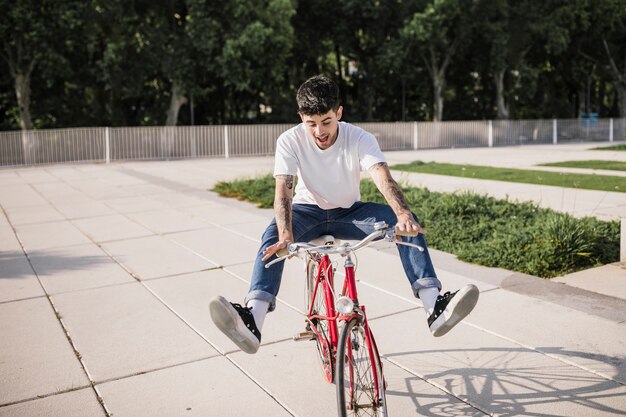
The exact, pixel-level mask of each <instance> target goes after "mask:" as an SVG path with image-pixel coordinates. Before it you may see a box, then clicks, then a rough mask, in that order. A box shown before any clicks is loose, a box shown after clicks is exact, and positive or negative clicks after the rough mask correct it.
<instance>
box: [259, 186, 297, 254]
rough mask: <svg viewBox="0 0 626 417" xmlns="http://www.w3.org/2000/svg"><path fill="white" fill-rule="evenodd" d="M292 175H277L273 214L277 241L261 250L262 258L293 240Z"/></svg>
mask: <svg viewBox="0 0 626 417" xmlns="http://www.w3.org/2000/svg"><path fill="white" fill-rule="evenodd" d="M293 183H294V179H293V176H292V175H277V176H276V190H275V193H274V216H275V218H276V227H277V228H278V242H277V243H275V244H273V245H272V246H269V247H267V248H266V249H265V251H264V252H263V255H264V256H263V260H264V261H265V260H267V259H269V258H270V257H271V256H272V255H274V254H275V253H276V252H278V251H279V250H280V249H283V248H286V247H287V245H288V244H289V243H290V242H291V241H292V240H293V233H292V231H291V199H292V197H293Z"/></svg>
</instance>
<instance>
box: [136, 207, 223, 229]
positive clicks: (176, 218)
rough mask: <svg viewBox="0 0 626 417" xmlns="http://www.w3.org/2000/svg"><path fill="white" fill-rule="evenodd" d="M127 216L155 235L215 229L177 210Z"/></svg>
mask: <svg viewBox="0 0 626 417" xmlns="http://www.w3.org/2000/svg"><path fill="white" fill-rule="evenodd" d="M196 204H198V203H196ZM126 216H127V217H129V218H130V219H133V220H134V221H135V222H137V223H139V224H141V225H143V226H144V227H145V228H147V229H148V230H150V231H152V232H153V233H158V234H164V233H175V232H183V231H189V230H196V229H204V228H208V227H214V225H213V224H210V223H206V222H203V221H202V220H200V219H197V218H194V217H193V216H192V215H190V214H188V213H184V212H182V211H180V210H176V209H165V210H153V211H142V212H139V213H128V214H127V215H126Z"/></svg>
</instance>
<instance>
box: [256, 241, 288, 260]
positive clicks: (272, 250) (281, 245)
mask: <svg viewBox="0 0 626 417" xmlns="http://www.w3.org/2000/svg"><path fill="white" fill-rule="evenodd" d="M290 243H291V241H290V240H279V241H278V242H276V243H274V244H273V245H272V246H268V247H267V248H265V250H264V251H263V259H262V260H263V261H267V260H268V259H269V258H271V257H272V255H274V254H276V252H278V251H279V250H281V249H285V248H286V247H287V246H289V244H290Z"/></svg>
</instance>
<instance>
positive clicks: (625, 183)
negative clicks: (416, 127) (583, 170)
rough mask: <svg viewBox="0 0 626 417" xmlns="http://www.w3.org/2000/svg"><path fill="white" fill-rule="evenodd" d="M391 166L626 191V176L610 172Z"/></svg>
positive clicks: (430, 164) (435, 164) (428, 164)
mask: <svg viewBox="0 0 626 417" xmlns="http://www.w3.org/2000/svg"><path fill="white" fill-rule="evenodd" d="M391 169H396V170H400V171H410V172H423V173H425V174H436V175H449V176H454V177H464V178H476V179H483V180H496V181H507V182H519V183H526V184H540V185H554V186H557V187H566V188H581V189H586V190H599V191H617V192H622V193H623V192H626V177H616V176H610V175H594V174H589V175H587V174H572V173H565V172H549V171H535V170H527V169H513V168H494V167H486V166H479V165H456V164H446V163H439V162H422V161H414V162H411V163H410V164H399V165H394V166H392V167H391Z"/></svg>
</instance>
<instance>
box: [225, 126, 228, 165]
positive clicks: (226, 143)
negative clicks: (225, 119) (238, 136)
mask: <svg viewBox="0 0 626 417" xmlns="http://www.w3.org/2000/svg"><path fill="white" fill-rule="evenodd" d="M228 145H229V144H228V125H224V158H226V159H228V158H229V149H228Z"/></svg>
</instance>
